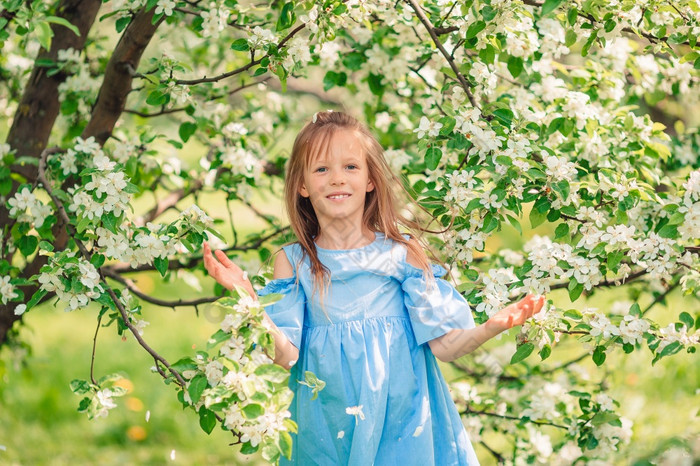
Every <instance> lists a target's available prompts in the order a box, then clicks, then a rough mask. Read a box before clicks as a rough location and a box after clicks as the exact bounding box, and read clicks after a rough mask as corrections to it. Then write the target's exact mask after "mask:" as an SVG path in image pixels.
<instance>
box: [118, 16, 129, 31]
mask: <svg viewBox="0 0 700 466" xmlns="http://www.w3.org/2000/svg"><path fill="white" fill-rule="evenodd" d="M130 22H131V16H123V17H121V18H119V19H118V20H117V21H116V23H115V26H116V29H117V32H122V31H123V30H124V29H126V27H127V26H128V25H129V23H130Z"/></svg>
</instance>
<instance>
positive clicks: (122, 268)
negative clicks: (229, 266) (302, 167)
mask: <svg viewBox="0 0 700 466" xmlns="http://www.w3.org/2000/svg"><path fill="white" fill-rule="evenodd" d="M287 230H289V227H288V226H285V227H281V228H277V229H275V230H274V231H273V232H272V233H269V234H267V235H265V236H261V237H260V238H258V239H257V240H256V241H254V242H252V243H250V244H246V245H243V246H232V247H229V248H225V249H222V251H224V252H229V251H250V250H252V249H258V248H259V247H260V246H262V245H263V243H265V241H268V240H269V239H271V238H274V237H275V236H278V235H280V234H282V233H284V232H285V231H287ZM200 262H202V256H201V255H199V254H196V255H192V256H190V258H189V259H188V260H187V262H185V263H180V262H175V261H169V262H168V270H179V269H191V268H194V267H196V266H197V265H199V263H200ZM105 270H109V271H110V272H112V273H117V274H124V273H134V272H143V271H144V270H149V271H153V270H155V267H154V266H153V265H149V264H142V265H139V266H137V267H133V268H132V267H131V266H130V265H129V264H115V265H112V266H108V267H105Z"/></svg>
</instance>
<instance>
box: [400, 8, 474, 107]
mask: <svg viewBox="0 0 700 466" xmlns="http://www.w3.org/2000/svg"><path fill="white" fill-rule="evenodd" d="M408 3H409V4H410V5H411V8H413V11H415V12H416V16H417V17H418V19H419V20H420V22H421V23H423V26H424V27H425V29H426V30H427V31H428V34H430V37H431V38H432V39H433V42H434V43H435V45H436V46H437V48H438V50H440V53H442V56H443V57H445V60H447V63H449V65H450V68H452V71H453V72H454V73H455V75H456V76H457V80H458V81H459V83H460V85H461V86H462V88H463V89H464V92H466V94H467V97H468V98H469V102H470V103H471V104H472V107H474V108H478V109H479V110H481V109H480V108H479V106H478V105H477V104H476V100H475V99H474V94H472V89H471V88H472V86H471V85H470V84H469V82H467V80H466V79H465V77H464V76H463V75H462V72H461V71H459V67H457V64H456V63H455V61H454V60H453V59H452V57H451V56H450V54H449V53H447V50H445V47H444V46H443V45H442V42H440V38H439V37H438V35H437V33H436V32H435V28H433V25H432V24H431V23H430V20H428V18H427V17H426V16H425V14H424V13H423V10H421V7H420V5H418V2H417V1H416V0H408Z"/></svg>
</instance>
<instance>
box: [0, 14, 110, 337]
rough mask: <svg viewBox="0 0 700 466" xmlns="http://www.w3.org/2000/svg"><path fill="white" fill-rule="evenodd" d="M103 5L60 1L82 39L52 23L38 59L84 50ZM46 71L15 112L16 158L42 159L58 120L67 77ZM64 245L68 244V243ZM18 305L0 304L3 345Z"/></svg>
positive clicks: (32, 173) (35, 75) (32, 269)
mask: <svg viewBox="0 0 700 466" xmlns="http://www.w3.org/2000/svg"><path fill="white" fill-rule="evenodd" d="M101 5H102V2H101V1H100V0H63V1H61V2H60V3H59V4H58V7H57V9H56V16H59V17H61V18H65V19H66V20H67V21H68V22H70V23H71V24H73V25H74V26H75V27H77V28H78V31H80V36H76V35H75V33H73V32H72V31H71V30H70V29H68V28H66V27H64V26H61V25H58V24H52V25H51V29H52V30H53V34H54V36H53V39H52V41H51V50H48V51H47V50H45V49H42V50H41V51H40V52H39V54H38V55H37V59H47V58H48V59H51V60H56V59H57V58H58V51H59V50H63V49H67V48H71V47H72V48H73V49H75V50H83V48H84V47H85V41H86V39H87V36H88V33H89V32H90V29H91V28H92V25H93V23H94V22H95V18H96V17H97V12H98V11H99V9H100V6H101ZM47 70H48V69H47V68H44V67H40V66H35V67H34V69H33V70H32V73H31V75H30V76H29V79H28V80H27V84H26V86H25V88H24V93H23V94H22V99H21V101H20V104H19V106H18V107H17V111H16V112H15V118H14V120H13V121H12V127H11V128H10V132H9V133H8V135H7V143H8V144H9V145H10V147H11V148H12V149H15V150H16V151H17V152H16V154H17V156H30V157H39V155H41V152H42V151H43V150H44V148H46V145H47V144H48V141H49V138H50V136H51V130H52V129H53V126H54V123H55V122H56V117H58V112H59V110H60V102H59V101H58V86H59V85H60V84H61V83H62V82H64V81H65V80H66V77H67V76H66V75H65V74H64V73H58V74H55V75H53V76H47V75H46V72H47ZM10 169H11V171H12V172H14V173H19V174H21V175H22V176H23V177H24V178H26V179H27V181H29V182H30V183H32V182H34V181H35V180H36V177H37V166H36V165H32V164H23V165H13V166H12V167H11V168H10ZM18 186H19V183H18V182H17V181H13V182H12V190H11V191H10V194H9V195H8V198H9V197H11V196H13V195H14V193H15V192H16V190H17V187H18ZM9 224H10V218H9V211H8V210H7V209H6V208H5V205H4V204H0V225H2V228H3V229H4V228H5V226H6V225H9ZM5 234H7V235H9V234H10V232H9V231H6V232H5ZM62 236H65V235H62ZM63 242H64V244H65V240H64V241H63ZM1 253H2V255H3V258H4V259H7V260H10V261H11V260H12V257H11V256H10V255H9V254H8V255H5V251H1ZM44 263H46V257H44V256H37V258H36V259H35V260H34V263H32V264H28V265H27V267H26V268H25V269H24V271H23V273H22V276H24V277H29V276H31V275H33V274H35V273H37V272H38V271H39V269H41V267H42V265H43V264H44ZM36 289H37V288H36V287H23V291H24V293H25V298H26V299H29V298H30V297H31V295H32V294H34V292H35V291H36ZM16 304H17V303H8V304H5V305H2V304H0V345H2V344H3V343H4V342H5V341H6V339H7V334H8V332H9V331H10V330H11V329H12V325H13V324H14V322H15V321H16V320H19V319H20V318H21V316H16V315H15V314H14V309H15V307H16Z"/></svg>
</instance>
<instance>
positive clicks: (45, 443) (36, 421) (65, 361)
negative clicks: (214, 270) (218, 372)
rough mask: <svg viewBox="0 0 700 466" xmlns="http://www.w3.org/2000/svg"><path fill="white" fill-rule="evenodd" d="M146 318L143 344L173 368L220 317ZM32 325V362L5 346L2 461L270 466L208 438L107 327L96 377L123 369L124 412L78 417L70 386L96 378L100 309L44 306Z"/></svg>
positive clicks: (183, 313) (154, 313)
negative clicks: (92, 362) (92, 369)
mask: <svg viewBox="0 0 700 466" xmlns="http://www.w3.org/2000/svg"><path fill="white" fill-rule="evenodd" d="M168 287H173V288H174V287H176V285H175V284H172V285H166V288H168ZM164 291H168V290H164ZM171 292H172V290H171ZM144 314H145V316H146V320H148V321H150V322H151V324H150V326H148V327H146V330H145V334H144V338H146V340H147V341H148V342H149V344H151V345H152V346H153V347H154V348H155V349H156V350H157V351H158V352H159V353H160V354H161V355H162V356H164V357H165V358H166V359H168V360H169V361H170V362H174V361H175V360H177V359H179V358H180V357H183V356H187V355H191V354H193V348H194V347H196V346H202V345H203V344H205V342H206V340H207V338H208V337H209V336H210V335H211V334H212V333H213V332H214V331H215V329H216V327H217V325H216V318H215V316H211V315H210V316H209V318H207V317H206V312H203V317H202V318H197V317H196V316H194V312H193V311H192V310H190V309H180V310H178V311H177V312H173V311H170V310H164V309H155V308H152V309H147V310H146V311H145V313H144ZM25 321H26V327H25V328H23V330H22V334H23V338H24V339H25V341H27V342H28V343H29V344H30V345H31V348H32V352H31V355H29V356H28V357H27V358H26V360H25V361H26V363H27V364H26V365H21V366H20V367H15V366H16V362H17V360H16V358H15V357H13V355H12V354H10V352H9V351H8V350H7V349H5V350H4V351H3V353H2V358H1V359H0V361H2V362H0V374H1V382H0V445H3V446H4V447H5V448H6V450H5V451H0V464H35V465H42V464H51V465H63V464H66V465H67V464H71V465H73V464H101V465H110V464H120V465H121V464H166V463H167V464H221V465H227V464H232V465H233V464H251V465H256V464H264V463H263V462H262V460H261V459H260V458H259V457H257V456H244V455H241V454H239V453H237V448H236V447H230V446H229V445H228V444H229V443H230V442H231V440H232V437H231V436H230V434H227V433H226V432H224V431H222V430H220V429H215V430H214V432H212V433H211V435H207V434H206V433H204V432H203V431H202V430H201V429H200V428H199V425H198V421H197V416H196V414H195V413H194V412H193V411H191V410H187V411H183V409H182V406H181V405H180V403H179V402H178V401H177V399H176V396H175V390H174V388H173V387H171V386H166V385H165V384H164V383H163V382H162V379H161V378H160V376H159V375H157V374H153V373H151V372H150V367H151V366H153V360H152V359H151V358H150V356H148V354H147V353H146V352H145V351H144V350H143V349H141V348H140V347H139V346H138V344H137V343H136V341H135V340H134V338H133V337H131V336H129V337H127V338H126V341H122V339H121V337H119V336H118V335H117V334H116V331H115V329H114V328H113V327H108V328H102V329H100V332H99V336H98V346H97V355H96V361H95V376H96V378H99V377H100V376H102V375H106V374H111V373H120V374H122V375H123V376H124V377H125V379H126V381H125V382H124V385H125V386H126V387H128V388H129V393H128V394H127V395H126V396H124V397H121V398H116V399H115V400H116V401H117V404H118V406H119V407H118V408H117V409H114V410H112V411H111V412H110V415H109V416H108V417H107V418H100V419H96V420H93V421H89V420H88V419H87V417H86V416H85V414H82V413H78V412H77V406H78V402H79V401H80V397H78V396H76V395H74V394H73V393H72V392H71V390H70V387H69V384H70V381H71V380H72V379H74V378H81V379H88V378H89V370H90V354H91V350H92V338H93V335H94V332H95V325H96V312H95V311H94V309H85V310H82V311H76V312H73V313H63V311H62V310H60V309H57V308H53V307H52V306H48V305H44V306H40V307H38V308H35V309H33V310H32V311H31V312H30V313H28V315H27V316H26V319H25ZM147 411H150V420H149V421H148V422H147V421H146V412H147ZM173 450H174V451H175V453H174V457H175V459H174V460H171V452H172V451H173Z"/></svg>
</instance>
